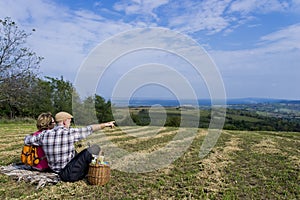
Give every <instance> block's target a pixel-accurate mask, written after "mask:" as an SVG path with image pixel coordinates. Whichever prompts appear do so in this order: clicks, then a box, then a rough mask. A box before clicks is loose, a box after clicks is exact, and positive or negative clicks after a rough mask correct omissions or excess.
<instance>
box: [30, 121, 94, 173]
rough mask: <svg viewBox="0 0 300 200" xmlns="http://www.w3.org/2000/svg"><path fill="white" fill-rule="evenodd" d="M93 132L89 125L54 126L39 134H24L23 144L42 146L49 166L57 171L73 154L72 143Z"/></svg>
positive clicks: (73, 147)
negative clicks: (73, 126)
mask: <svg viewBox="0 0 300 200" xmlns="http://www.w3.org/2000/svg"><path fill="white" fill-rule="evenodd" d="M92 132H93V129H92V127H91V126H87V127H84V128H69V129H68V128H65V127H64V126H56V127H55V128H54V129H51V130H45V131H43V132H42V133H40V134H39V135H35V136H32V135H28V136H26V138H25V140H24V143H25V145H37V146H42V148H43V150H44V152H45V154H46V157H47V160H48V165H49V167H50V168H51V169H52V170H53V171H54V172H56V173H59V172H60V170H61V169H63V168H64V167H65V166H66V165H67V164H68V163H69V162H70V160H71V159H72V158H74V156H75V146H74V143H75V142H77V141H79V140H81V139H84V138H86V137H87V136H88V135H90V134H91V133H92Z"/></svg>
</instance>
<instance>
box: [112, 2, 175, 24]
mask: <svg viewBox="0 0 300 200" xmlns="http://www.w3.org/2000/svg"><path fill="white" fill-rule="evenodd" d="M168 1H169V0H131V1H122V2H118V3H116V4H115V5H114V9H116V10H117V11H124V12H125V13H126V14H127V15H132V14H140V15H145V14H146V15H150V16H152V17H154V18H155V19H157V15H156V14H155V12H154V10H155V9H156V8H158V7H160V6H162V5H164V4H167V3H168Z"/></svg>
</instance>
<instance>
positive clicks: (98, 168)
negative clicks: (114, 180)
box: [87, 164, 110, 185]
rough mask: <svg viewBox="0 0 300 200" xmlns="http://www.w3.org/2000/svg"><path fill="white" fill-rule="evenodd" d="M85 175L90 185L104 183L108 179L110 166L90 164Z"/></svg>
mask: <svg viewBox="0 0 300 200" xmlns="http://www.w3.org/2000/svg"><path fill="white" fill-rule="evenodd" d="M87 176H88V182H89V183H90V184H91V185H105V184H106V183H107V182H108V181H109V179H110V166H109V165H102V164H90V166H89V171H88V175H87Z"/></svg>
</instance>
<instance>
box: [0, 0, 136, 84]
mask: <svg viewBox="0 0 300 200" xmlns="http://www.w3.org/2000/svg"><path fill="white" fill-rule="evenodd" d="M0 13H1V14H0V17H1V18H4V17H6V16H10V17H11V18H12V19H13V20H14V21H16V22H17V24H18V25H19V27H20V29H25V30H31V29H32V28H35V29H36V32H34V33H33V35H32V36H31V37H30V38H29V41H28V43H29V45H30V46H32V49H33V50H34V51H35V52H36V53H37V54H38V55H40V56H43V57H44V58H45V59H44V60H43V62H42V63H41V71H43V74H44V75H51V76H55V75H56V76H61V75H63V76H64V77H66V78H67V79H68V80H73V79H74V76H75V73H76V70H77V68H78V67H79V66H80V64H81V62H82V61H83V59H84V58H85V57H86V56H87V55H88V53H89V51H90V50H91V49H92V48H93V47H95V46H96V45H97V44H98V43H100V42H101V41H103V40H104V39H106V38H108V37H110V36H112V35H113V34H116V33H119V32H121V31H124V30H126V29H129V28H131V26H130V25H128V24H124V23H122V22H118V21H111V20H108V19H105V18H103V17H101V16H100V15H97V14H95V13H93V12H90V11H87V10H75V11H73V10H70V9H69V8H67V7H62V6H61V5H57V4H54V3H50V2H48V1H43V0H35V1H34V2H32V3H31V4H28V2H26V1H21V0H19V1H5V2H3V1H1V2H0Z"/></svg>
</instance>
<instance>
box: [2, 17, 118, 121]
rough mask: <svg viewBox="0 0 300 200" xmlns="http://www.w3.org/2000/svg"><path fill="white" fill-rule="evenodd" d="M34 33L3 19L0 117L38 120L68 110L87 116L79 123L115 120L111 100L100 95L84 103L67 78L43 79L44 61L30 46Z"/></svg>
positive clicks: (8, 19)
mask: <svg viewBox="0 0 300 200" xmlns="http://www.w3.org/2000/svg"><path fill="white" fill-rule="evenodd" d="M34 31H35V29H33V30H32V33H33V32H34ZM32 33H26V32H25V31H24V30H21V29H20V28H19V27H18V25H17V24H16V23H15V22H14V21H13V20H12V19H11V18H10V17H6V18H4V19H0V117H1V118H9V119H14V118H16V117H21V118H22V117H31V118H36V117H37V116H38V115H39V114H40V113H41V112H51V113H53V114H55V113H57V112H59V111H66V112H69V113H74V112H76V113H81V115H80V116H86V117H79V119H78V120H77V122H78V123H85V122H88V121H87V120H90V119H89V118H88V116H93V115H94V116H95V117H94V118H93V120H95V119H97V120H98V121H99V122H103V121H108V120H111V119H112V114H111V108H110V107H111V103H110V101H106V100H105V99H104V98H102V97H101V96H98V95H95V96H91V97H87V98H86V99H84V100H81V99H80V98H79V95H78V94H77V93H76V90H75V88H74V87H73V86H72V83H71V82H69V81H66V80H64V79H63V77H60V78H52V77H42V78H41V77H39V68H40V64H41V62H42V60H43V59H44V58H43V57H41V56H38V55H37V54H36V53H35V52H33V51H32V50H31V49H30V48H29V47H28V46H27V44H26V41H27V38H28V37H29V36H31V35H32ZM72 105H73V107H75V110H72ZM90 105H94V108H93V109H91V108H89V107H90ZM88 112H89V113H88ZM90 112H92V114H93V115H91V113H90Z"/></svg>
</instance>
